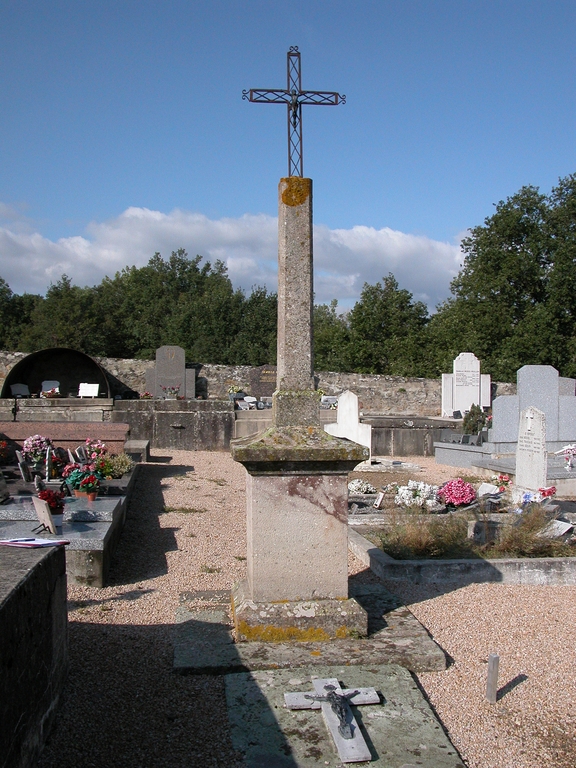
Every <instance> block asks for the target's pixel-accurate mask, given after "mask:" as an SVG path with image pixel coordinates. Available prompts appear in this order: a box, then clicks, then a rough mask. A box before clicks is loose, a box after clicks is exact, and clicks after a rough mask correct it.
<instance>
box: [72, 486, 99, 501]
mask: <svg viewBox="0 0 576 768" xmlns="http://www.w3.org/2000/svg"><path fill="white" fill-rule="evenodd" d="M74 496H76V497H77V498H78V499H88V501H94V500H95V499H96V497H97V496H98V491H79V490H78V488H74Z"/></svg>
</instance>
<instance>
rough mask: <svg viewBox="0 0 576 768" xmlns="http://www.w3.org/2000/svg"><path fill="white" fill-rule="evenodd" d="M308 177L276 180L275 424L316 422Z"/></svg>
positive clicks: (318, 422)
mask: <svg viewBox="0 0 576 768" xmlns="http://www.w3.org/2000/svg"><path fill="white" fill-rule="evenodd" d="M313 308H314V284H313V255H312V179H304V178H300V177H299V176H290V177H288V178H285V179H281V180H280V184H279V185H278V374H277V376H278V378H277V391H276V392H275V393H274V398H273V406H272V407H273V411H272V416H273V420H274V424H275V425H276V426H279V427H280V426H297V425H304V424H310V425H314V426H319V425H320V412H319V407H320V399H319V397H318V395H317V394H316V392H315V388H314V361H313V335H312V312H313Z"/></svg>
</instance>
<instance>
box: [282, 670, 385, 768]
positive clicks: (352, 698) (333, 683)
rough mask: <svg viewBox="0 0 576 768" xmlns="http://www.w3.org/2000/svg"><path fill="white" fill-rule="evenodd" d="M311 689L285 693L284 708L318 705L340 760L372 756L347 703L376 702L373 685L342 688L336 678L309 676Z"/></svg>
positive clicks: (366, 759)
mask: <svg viewBox="0 0 576 768" xmlns="http://www.w3.org/2000/svg"><path fill="white" fill-rule="evenodd" d="M312 684H313V686H314V691H313V692H312V693H285V694H284V703H285V705H286V707H287V709H322V715H323V717H324V722H325V723H326V726H327V727H328V730H329V731H330V733H331V734H332V738H333V739H334V743H335V745H336V749H337V750H338V755H339V757H340V760H341V761H342V762H343V763H363V762H367V761H370V760H371V759H372V757H371V753H370V748H369V747H368V745H367V744H366V740H365V739H364V736H363V735H362V731H361V730H360V728H358V723H357V722H356V718H355V717H354V715H353V713H352V710H351V709H350V704H354V705H356V706H358V705H359V704H380V696H379V695H378V692H377V691H376V689H375V688H356V689H352V688H348V689H346V690H344V691H343V690H342V688H341V687H340V683H339V682H338V680H336V678H328V679H325V680H318V679H316V680H313V681H312Z"/></svg>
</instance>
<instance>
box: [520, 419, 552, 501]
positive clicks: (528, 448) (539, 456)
mask: <svg viewBox="0 0 576 768" xmlns="http://www.w3.org/2000/svg"><path fill="white" fill-rule="evenodd" d="M547 463H548V454H547V451H546V416H545V414H544V413H543V412H542V411H540V410H538V408H534V407H532V406H530V407H529V408H527V409H526V410H525V411H522V413H521V414H520V423H519V425H518V446H517V448H516V478H515V485H516V487H517V488H519V489H523V490H527V491H537V490H538V489H539V488H545V487H546V470H547Z"/></svg>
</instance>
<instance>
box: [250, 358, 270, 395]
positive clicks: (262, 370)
mask: <svg viewBox="0 0 576 768" xmlns="http://www.w3.org/2000/svg"><path fill="white" fill-rule="evenodd" d="M275 389H276V366H275V365H261V366H260V367H259V368H253V369H252V370H251V371H250V393H251V394H252V395H253V396H254V397H258V398H260V397H272V395H273V394H274V391H275Z"/></svg>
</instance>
